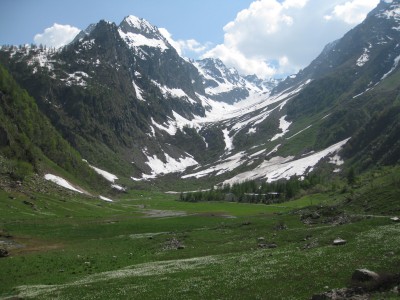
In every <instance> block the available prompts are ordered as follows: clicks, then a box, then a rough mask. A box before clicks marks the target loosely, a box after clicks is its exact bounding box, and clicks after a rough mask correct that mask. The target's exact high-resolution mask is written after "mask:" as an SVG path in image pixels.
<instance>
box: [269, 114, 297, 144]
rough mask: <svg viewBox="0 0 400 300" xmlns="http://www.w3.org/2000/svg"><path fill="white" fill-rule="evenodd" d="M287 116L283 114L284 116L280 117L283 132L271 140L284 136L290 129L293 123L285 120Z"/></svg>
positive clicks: (280, 126)
mask: <svg viewBox="0 0 400 300" xmlns="http://www.w3.org/2000/svg"><path fill="white" fill-rule="evenodd" d="M285 119H286V116H283V117H282V118H280V119H279V129H280V130H281V131H282V133H278V134H276V135H275V136H274V137H273V138H272V139H271V142H273V141H275V140H277V139H279V138H281V137H283V136H284V135H285V134H286V133H287V132H288V131H289V130H288V129H289V127H290V125H292V122H288V121H286V120H285Z"/></svg>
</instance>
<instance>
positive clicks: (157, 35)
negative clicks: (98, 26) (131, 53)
mask: <svg viewBox="0 0 400 300" xmlns="http://www.w3.org/2000/svg"><path fill="white" fill-rule="evenodd" d="M118 31H119V34H120V36H121V38H122V39H123V40H124V41H125V42H126V43H127V44H128V46H129V47H130V48H135V47H143V46H148V47H153V48H159V49H160V50H161V51H165V50H167V49H170V48H172V46H171V45H170V44H169V43H168V41H167V39H166V38H165V37H164V36H163V35H162V34H161V32H160V31H159V30H158V28H157V27H156V26H153V25H151V24H150V23H149V22H148V21H147V20H145V19H141V18H138V17H135V16H127V17H125V18H124V20H123V21H122V22H121V24H120V25H119V30H118Z"/></svg>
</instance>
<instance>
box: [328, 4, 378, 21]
mask: <svg viewBox="0 0 400 300" xmlns="http://www.w3.org/2000/svg"><path fill="white" fill-rule="evenodd" d="M378 3H379V0H353V1H347V2H346V3H343V4H340V5H336V6H335V7H334V9H333V11H332V13H331V14H328V15H326V16H325V17H324V18H325V19H326V20H332V19H338V20H342V21H344V22H346V23H348V24H352V25H354V24H358V23H360V22H362V21H363V20H364V18H365V16H366V15H367V14H368V12H369V11H370V10H371V9H372V8H373V7H375V6H376V5H377V4H378Z"/></svg>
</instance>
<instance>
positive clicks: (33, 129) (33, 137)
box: [0, 65, 103, 186]
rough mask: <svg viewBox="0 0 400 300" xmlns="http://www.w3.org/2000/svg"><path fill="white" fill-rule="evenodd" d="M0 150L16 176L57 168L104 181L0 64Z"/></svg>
mask: <svg viewBox="0 0 400 300" xmlns="http://www.w3.org/2000/svg"><path fill="white" fill-rule="evenodd" d="M0 154H1V155H2V156H3V157H5V158H6V159H7V161H8V162H7V166H8V167H6V168H2V172H3V171H5V172H7V171H9V173H10V175H11V176H12V177H13V179H15V180H23V178H24V177H25V176H27V175H29V174H31V173H33V172H36V173H43V172H44V171H50V170H52V171H58V172H66V173H69V174H70V175H69V176H72V177H77V178H79V179H80V180H81V181H82V182H83V183H84V184H86V185H92V186H94V185H97V186H99V183H100V184H101V183H103V181H102V179H101V178H99V176H98V175H97V174H96V173H95V172H94V171H93V170H92V169H90V168H89V167H88V165H87V164H86V163H84V162H83V161H82V158H81V156H80V155H79V153H78V152H76V151H75V150H74V149H73V148H72V147H71V146H70V145H69V144H68V142H66V141H65V140H64V139H63V138H62V137H61V135H60V134H59V133H58V132H57V131H56V130H55V129H54V127H53V126H52V125H51V124H50V122H49V121H48V119H47V118H46V117H45V116H44V115H43V114H42V113H41V112H40V111H39V109H38V107H37V105H36V103H35V100H34V99H33V98H32V97H31V96H30V95H29V94H28V93H27V92H26V91H25V90H23V89H21V88H20V87H19V86H18V84H17V83H16V82H15V81H14V79H13V78H12V76H11V75H10V74H9V73H8V71H7V70H6V69H5V68H4V67H3V66H2V65H0Z"/></svg>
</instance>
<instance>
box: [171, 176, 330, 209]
mask: <svg viewBox="0 0 400 300" xmlns="http://www.w3.org/2000/svg"><path fill="white" fill-rule="evenodd" d="M325 181H326V179H325V177H324V176H322V175H319V174H316V173H311V174H308V175H306V176H302V177H299V176H292V177H291V178H289V179H285V180H278V181H274V182H264V181H263V182H261V181H256V180H251V181H246V182H242V183H235V184H233V185H223V186H220V187H215V188H212V189H210V190H207V191H195V192H186V193H181V194H180V197H179V199H180V200H181V201H185V202H200V201H229V202H242V203H265V204H272V203H281V202H284V201H288V200H290V199H293V198H295V197H297V196H299V195H300V194H301V193H302V192H304V191H306V190H309V189H311V188H313V187H315V186H317V185H319V184H323V183H325Z"/></svg>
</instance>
